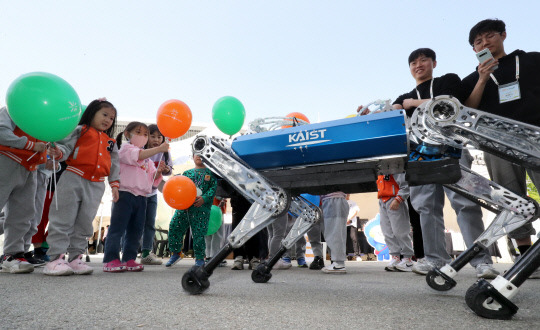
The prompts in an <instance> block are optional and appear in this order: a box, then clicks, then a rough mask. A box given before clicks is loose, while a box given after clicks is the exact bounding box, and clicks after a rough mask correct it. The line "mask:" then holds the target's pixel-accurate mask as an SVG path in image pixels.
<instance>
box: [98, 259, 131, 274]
mask: <svg viewBox="0 0 540 330" xmlns="http://www.w3.org/2000/svg"><path fill="white" fill-rule="evenodd" d="M126 270H127V269H126V265H125V264H123V263H121V262H120V260H118V259H114V260H113V261H109V262H108V263H106V264H105V265H103V271H104V272H107V273H121V272H125V271H126Z"/></svg>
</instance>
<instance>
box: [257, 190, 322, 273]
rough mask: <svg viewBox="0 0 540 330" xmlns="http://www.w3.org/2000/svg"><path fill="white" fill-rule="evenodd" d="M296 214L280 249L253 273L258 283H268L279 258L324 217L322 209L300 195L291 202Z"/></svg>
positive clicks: (292, 209)
mask: <svg viewBox="0 0 540 330" xmlns="http://www.w3.org/2000/svg"><path fill="white" fill-rule="evenodd" d="M289 212H291V213H292V214H293V215H294V216H296V217H297V218H296V221H295V222H294V225H293V226H292V228H291V230H290V231H289V233H288V234H287V237H285V238H284V239H283V241H281V247H280V249H279V251H278V252H277V253H276V254H275V255H273V256H272V257H271V258H270V259H269V260H268V262H262V263H261V264H260V265H259V266H258V267H257V268H256V269H255V270H253V272H252V273H251V279H252V280H253V281H254V282H256V283H266V282H268V280H270V278H271V277H272V274H271V273H270V272H271V271H272V268H273V267H274V265H275V264H276V263H277V262H278V260H279V259H280V258H281V257H282V256H283V255H284V254H285V252H286V251H287V250H288V249H290V248H291V247H292V246H293V245H294V244H295V243H296V242H297V241H298V240H299V239H300V238H301V237H302V236H304V234H305V233H307V232H308V231H309V230H310V229H311V227H313V225H314V224H315V223H317V221H320V219H321V217H322V213H321V210H320V209H319V208H318V207H317V206H315V205H314V204H312V203H310V202H309V201H308V200H306V199H305V198H303V197H301V196H299V197H294V198H293V199H292V202H291V207H290V209H289Z"/></svg>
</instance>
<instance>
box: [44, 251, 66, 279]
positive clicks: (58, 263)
mask: <svg viewBox="0 0 540 330" xmlns="http://www.w3.org/2000/svg"><path fill="white" fill-rule="evenodd" d="M43 274H45V275H54V276H63V275H71V274H73V269H71V267H70V266H69V265H68V263H67V262H66V261H65V260H64V255H63V254H61V255H60V257H58V259H56V260H53V261H51V262H49V263H48V264H47V265H45V268H43Z"/></svg>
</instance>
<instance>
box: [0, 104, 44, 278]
mask: <svg viewBox="0 0 540 330" xmlns="http://www.w3.org/2000/svg"><path fill="white" fill-rule="evenodd" d="M46 149H47V145H46V144H45V143H44V142H42V141H39V140H36V139H35V138H33V137H31V136H29V135H28V134H26V133H24V132H23V131H22V130H21V129H20V128H19V127H17V126H16V125H15V123H14V122H13V120H11V117H10V116H9V113H8V111H7V109H6V108H5V107H3V108H0V169H1V171H0V207H4V210H5V219H4V225H3V229H4V257H3V258H1V259H2V272H6V273H30V272H33V271H34V266H33V265H31V264H30V263H28V261H27V260H26V259H25V258H24V235H25V234H26V233H27V232H28V230H29V229H30V226H31V223H32V219H33V217H34V214H35V206H34V198H35V195H36V185H37V181H36V169H37V166H38V165H39V164H43V163H45V162H46V160H47V155H46V153H45V150H46Z"/></svg>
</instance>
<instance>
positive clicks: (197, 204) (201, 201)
mask: <svg viewBox="0 0 540 330" xmlns="http://www.w3.org/2000/svg"><path fill="white" fill-rule="evenodd" d="M203 204H204V198H202V197H201V196H197V197H195V203H193V206H195V207H201V206H202V205H203Z"/></svg>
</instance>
